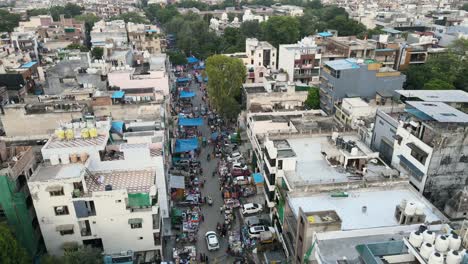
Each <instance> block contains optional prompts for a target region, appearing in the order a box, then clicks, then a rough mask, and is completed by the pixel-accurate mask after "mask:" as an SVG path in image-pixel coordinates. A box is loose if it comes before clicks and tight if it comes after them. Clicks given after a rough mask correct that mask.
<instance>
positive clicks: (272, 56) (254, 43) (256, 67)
mask: <svg viewBox="0 0 468 264" xmlns="http://www.w3.org/2000/svg"><path fill="white" fill-rule="evenodd" d="M245 54H246V56H247V58H246V61H247V63H248V64H247V72H248V73H247V82H251V83H254V82H259V81H257V80H259V79H261V78H262V77H263V76H264V75H265V74H266V73H268V72H269V70H271V69H276V61H277V56H278V53H277V51H276V48H275V47H273V45H271V44H270V43H268V42H266V41H259V40H257V39H255V38H248V39H246V40H245Z"/></svg>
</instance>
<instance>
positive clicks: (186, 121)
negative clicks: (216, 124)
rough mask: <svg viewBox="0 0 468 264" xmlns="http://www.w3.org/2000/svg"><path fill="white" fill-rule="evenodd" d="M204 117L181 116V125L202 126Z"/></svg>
mask: <svg viewBox="0 0 468 264" xmlns="http://www.w3.org/2000/svg"><path fill="white" fill-rule="evenodd" d="M202 125H203V118H185V117H182V118H179V126H202Z"/></svg>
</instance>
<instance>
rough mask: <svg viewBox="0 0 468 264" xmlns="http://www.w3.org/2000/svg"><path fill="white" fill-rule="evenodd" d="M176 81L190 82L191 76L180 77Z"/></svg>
mask: <svg viewBox="0 0 468 264" xmlns="http://www.w3.org/2000/svg"><path fill="white" fill-rule="evenodd" d="M176 82H178V83H184V82H190V78H188V77H180V78H177V80H176Z"/></svg>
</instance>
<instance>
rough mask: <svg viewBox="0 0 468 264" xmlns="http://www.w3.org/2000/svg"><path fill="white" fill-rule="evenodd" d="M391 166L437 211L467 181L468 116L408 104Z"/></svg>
mask: <svg viewBox="0 0 468 264" xmlns="http://www.w3.org/2000/svg"><path fill="white" fill-rule="evenodd" d="M405 103H406V108H405V115H401V116H400V119H399V124H398V128H397V130H396V134H395V139H396V140H395V142H394V145H393V155H392V166H394V167H395V168H397V169H399V170H400V171H401V172H402V173H403V174H406V175H408V177H409V179H410V182H411V184H412V185H414V186H415V187H416V188H417V189H418V190H419V191H420V192H421V193H423V194H424V196H425V197H427V198H428V199H429V200H431V201H432V202H433V203H434V204H435V205H436V206H437V207H438V208H443V207H444V205H445V203H446V202H447V200H448V199H449V198H450V197H451V196H452V195H454V194H455V192H456V191H458V190H461V189H463V187H464V186H465V183H466V181H467V180H468V179H467V178H468V174H466V171H467V170H468V167H467V153H468V145H467V144H466V142H467V141H466V140H467V136H468V132H467V131H468V130H467V123H468V115H467V114H466V113H464V112H462V111H460V110H457V109H456V108H454V107H452V106H450V105H448V104H446V103H443V102H437V101H409V100H408V101H405Z"/></svg>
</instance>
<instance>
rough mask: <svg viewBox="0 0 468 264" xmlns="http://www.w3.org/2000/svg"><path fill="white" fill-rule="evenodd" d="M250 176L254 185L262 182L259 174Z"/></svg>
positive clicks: (261, 176)
mask: <svg viewBox="0 0 468 264" xmlns="http://www.w3.org/2000/svg"><path fill="white" fill-rule="evenodd" d="M252 176H253V179H254V182H255V184H258V183H263V182H264V179H263V175H262V174H261V173H254V174H253V175H252Z"/></svg>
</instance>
